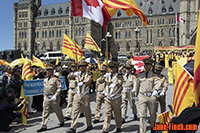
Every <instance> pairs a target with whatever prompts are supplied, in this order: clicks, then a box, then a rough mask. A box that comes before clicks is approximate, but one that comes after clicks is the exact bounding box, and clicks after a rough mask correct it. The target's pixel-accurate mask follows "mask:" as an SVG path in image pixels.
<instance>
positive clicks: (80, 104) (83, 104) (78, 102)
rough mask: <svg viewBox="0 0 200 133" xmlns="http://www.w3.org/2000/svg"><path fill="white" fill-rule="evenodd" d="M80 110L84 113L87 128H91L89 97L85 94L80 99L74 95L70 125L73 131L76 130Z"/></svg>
mask: <svg viewBox="0 0 200 133" xmlns="http://www.w3.org/2000/svg"><path fill="white" fill-rule="evenodd" d="M81 109H83V110H84V112H85V117H86V122H87V126H88V127H89V126H92V115H91V109H90V95H89V94H86V95H85V96H83V97H82V98H80V97H79V95H78V94H75V96H74V102H73V118H72V123H71V128H73V129H75V130H76V128H77V123H78V119H79V116H80V113H81Z"/></svg>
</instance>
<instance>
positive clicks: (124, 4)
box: [103, 0, 149, 26]
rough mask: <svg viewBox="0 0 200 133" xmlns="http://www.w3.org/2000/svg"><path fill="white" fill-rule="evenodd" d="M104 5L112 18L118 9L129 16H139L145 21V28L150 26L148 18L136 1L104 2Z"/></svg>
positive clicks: (112, 0) (106, 0)
mask: <svg viewBox="0 0 200 133" xmlns="http://www.w3.org/2000/svg"><path fill="white" fill-rule="evenodd" d="M103 3H104V6H105V8H106V10H107V12H108V13H109V15H110V17H111V18H112V17H113V16H114V15H115V13H116V12H117V10H118V9H122V10H124V11H125V12H126V14H127V15H128V16H132V15H133V14H135V15H137V16H138V17H139V18H140V19H141V20H142V21H143V25H144V26H145V25H148V24H149V21H148V19H147V17H146V16H145V14H144V13H143V12H142V11H141V10H140V9H139V8H138V6H137V4H136V2H135V1H134V0H103Z"/></svg>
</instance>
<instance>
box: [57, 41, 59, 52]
mask: <svg viewBox="0 0 200 133" xmlns="http://www.w3.org/2000/svg"><path fill="white" fill-rule="evenodd" d="M57 50H60V42H58V43H57Z"/></svg>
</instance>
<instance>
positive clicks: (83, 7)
mask: <svg viewBox="0 0 200 133" xmlns="http://www.w3.org/2000/svg"><path fill="white" fill-rule="evenodd" d="M71 5H72V15H73V16H79V17H86V18H88V19H91V20H93V21H95V22H97V23H99V24H100V25H101V26H102V27H103V28H104V30H105V31H106V23H107V22H108V21H110V20H111V18H110V16H109V14H108V12H107V10H106V9H105V7H104V4H103V3H102V1H101V0H71Z"/></svg>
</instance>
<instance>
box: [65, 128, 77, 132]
mask: <svg viewBox="0 0 200 133" xmlns="http://www.w3.org/2000/svg"><path fill="white" fill-rule="evenodd" d="M66 133H76V130H75V129H73V128H70V129H69V130H68V131H66Z"/></svg>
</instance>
